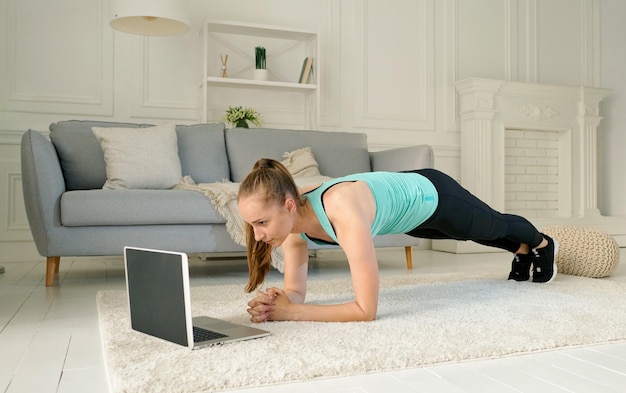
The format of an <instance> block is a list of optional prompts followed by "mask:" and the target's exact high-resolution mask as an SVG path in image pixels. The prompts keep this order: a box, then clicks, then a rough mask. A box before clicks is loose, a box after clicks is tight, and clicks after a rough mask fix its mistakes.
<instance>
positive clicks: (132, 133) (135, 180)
mask: <svg viewBox="0 0 626 393" xmlns="http://www.w3.org/2000/svg"><path fill="white" fill-rule="evenodd" d="M92 131H93V133H94V135H95V136H96V139H97V140H98V142H99V143H100V146H101V147H102V151H103V152H104V162H105V164H106V175H107V180H106V183H105V184H104V186H103V187H102V188H103V189H141V188H143V189H168V188H172V187H174V186H176V185H177V184H178V183H179V181H180V180H181V178H182V168H181V165H180V158H179V157H178V139H177V136H176V126H175V125H174V124H164V125H160V126H156V127H146V128H113V127H110V128H107V127H104V128H102V127H92Z"/></svg>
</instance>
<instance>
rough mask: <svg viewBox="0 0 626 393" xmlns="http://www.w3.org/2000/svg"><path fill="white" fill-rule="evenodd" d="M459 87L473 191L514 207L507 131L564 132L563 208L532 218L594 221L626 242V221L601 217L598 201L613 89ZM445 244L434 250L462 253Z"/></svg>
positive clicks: (465, 169)
mask: <svg viewBox="0 0 626 393" xmlns="http://www.w3.org/2000/svg"><path fill="white" fill-rule="evenodd" d="M455 87H456V91H457V93H458V98H459V117H460V133H461V135H460V143H461V183H462V185H463V186H464V187H465V188H467V189H468V190H470V191H471V192H472V193H473V194H474V195H476V196H478V197H479V198H480V199H482V200H483V201H485V202H486V203H488V204H489V205H490V206H492V207H493V208H495V209H496V210H499V211H503V212H504V211H506V209H505V200H506V192H507V191H506V189H505V188H506V185H505V176H506V173H505V161H506V156H505V152H506V146H505V144H506V141H505V138H506V136H505V134H506V133H507V132H508V131H511V130H513V131H515V130H524V131H526V132H532V133H535V134H537V133H541V132H549V133H551V134H552V135H555V134H556V135H558V137H557V138H555V141H553V143H554V144H556V145H557V150H558V164H557V166H558V182H557V183H558V185H555V186H554V188H558V190H557V191H555V192H554V194H558V207H557V208H556V209H555V211H554V212H552V215H551V216H545V217H533V218H530V217H529V219H530V220H531V221H532V222H533V223H534V224H535V225H537V226H538V227H542V226H546V225H557V224H571V225H588V226H593V227H596V228H598V229H601V230H604V231H605V232H607V233H610V234H612V235H614V236H615V237H616V239H617V240H618V242H619V243H620V245H622V244H626V235H625V234H626V220H623V219H613V218H611V217H603V216H601V215H600V211H599V209H598V205H597V195H598V179H597V172H598V165H597V164H598V163H597V154H598V152H597V133H598V129H599V128H598V126H599V124H600V120H601V119H602V117H600V110H599V105H600V102H601V101H602V100H603V99H604V98H605V97H606V96H607V94H608V93H609V92H610V91H609V90H606V89H597V88H588V87H570V86H555V85H543V84H535V83H524V82H511V81H504V80H493V79H479V78H471V79H465V80H462V81H459V82H457V83H456V85H455ZM522 171H523V169H522ZM555 176H557V175H555ZM510 194H511V193H509V195H510ZM554 203H557V202H556V201H555V202H554ZM622 237H623V239H622ZM436 243H437V245H436ZM442 243H446V242H445V241H434V242H433V249H442V250H443V251H454V252H458V250H450V249H449V248H450V247H449V246H444V247H442V246H441V244H442ZM448 243H450V242H448ZM469 252H471V251H469Z"/></svg>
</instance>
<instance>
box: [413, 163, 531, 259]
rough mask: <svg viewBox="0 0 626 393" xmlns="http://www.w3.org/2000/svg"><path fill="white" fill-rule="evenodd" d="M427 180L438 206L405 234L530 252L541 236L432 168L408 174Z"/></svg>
mask: <svg viewBox="0 0 626 393" xmlns="http://www.w3.org/2000/svg"><path fill="white" fill-rule="evenodd" d="M411 172H416V173H419V174H420V175H423V176H425V177H426V178H428V179H429V180H430V181H431V182H432V183H433V184H434V186H435V188H436V189H437V192H438V194H439V204H438V206H437V209H436V210H435V212H434V213H433V215H432V216H431V217H430V218H429V219H428V220H426V221H425V222H424V223H422V224H421V225H420V226H418V227H417V228H415V229H412V230H411V231H409V232H407V235H411V236H414V237H421V238H424V239H454V240H472V241H475V242H476V243H480V244H484V245H486V246H490V247H497V248H502V249H505V250H508V251H511V252H513V253H514V252H516V251H517V250H518V249H519V247H520V245H521V244H527V245H528V246H529V247H530V248H531V249H533V248H536V247H537V246H539V244H540V243H541V242H542V241H543V236H542V235H541V233H539V231H537V229H536V228H535V227H534V226H533V224H531V223H530V222H529V221H528V220H526V219H525V218H523V217H520V216H516V215H513V214H502V213H499V212H497V211H495V210H493V209H492V208H490V207H489V206H488V205H487V204H486V203H484V202H483V201H481V200H480V199H478V198H476V197H475V196H474V195H472V194H471V193H470V192H469V191H467V190H466V189H465V188H463V187H461V185H460V184H459V183H457V182H456V181H455V180H454V179H452V178H451V177H450V176H448V175H446V174H444V173H442V172H440V171H437V170H435V169H420V170H417V171H411Z"/></svg>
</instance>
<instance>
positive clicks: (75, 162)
mask: <svg viewBox="0 0 626 393" xmlns="http://www.w3.org/2000/svg"><path fill="white" fill-rule="evenodd" d="M151 126H152V125H150V124H135V123H119V122H104V121H82V120H68V121H61V122H58V123H52V124H51V125H50V139H51V140H52V143H53V144H54V147H55V148H56V150H57V154H58V155H59V160H60V162H61V168H62V170H63V176H64V178H65V187H66V188H67V189H68V190H90V189H98V188H102V186H103V185H104V182H105V181H106V167H105V162H104V154H103V152H102V148H101V147H100V144H99V143H98V141H97V140H96V136H95V135H94V134H93V132H92V131H91V128H92V127H126V128H130V127H151ZM176 133H177V135H178V152H179V157H180V163H181V167H182V171H183V175H185V176H186V175H189V176H191V177H192V178H193V179H194V180H195V181H196V182H198V183H211V182H216V181H222V180H223V179H227V178H228V177H229V170H228V158H227V157H226V149H225V145H224V124H223V123H211V124H194V125H177V126H176Z"/></svg>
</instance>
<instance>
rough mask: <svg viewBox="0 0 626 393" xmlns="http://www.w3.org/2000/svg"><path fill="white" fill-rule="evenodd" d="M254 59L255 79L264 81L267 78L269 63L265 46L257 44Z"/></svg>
mask: <svg viewBox="0 0 626 393" xmlns="http://www.w3.org/2000/svg"><path fill="white" fill-rule="evenodd" d="M254 60H255V63H254V66H255V69H254V79H256V80H263V81H265V80H267V64H266V57H265V48H264V47H262V46H257V47H255V48H254Z"/></svg>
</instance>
